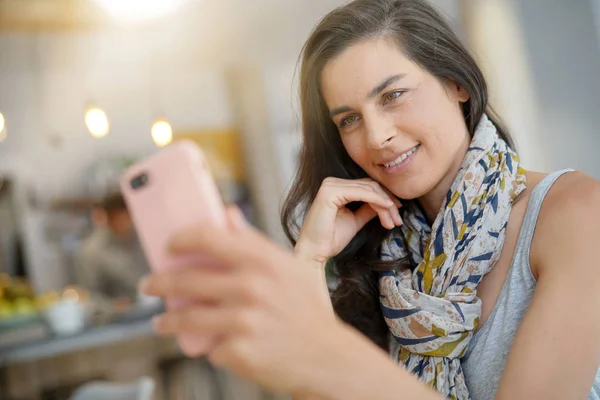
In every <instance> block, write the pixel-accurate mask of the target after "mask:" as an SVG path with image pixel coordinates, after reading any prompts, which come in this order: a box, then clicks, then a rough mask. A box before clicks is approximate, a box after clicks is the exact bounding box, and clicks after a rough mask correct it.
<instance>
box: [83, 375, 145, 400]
mask: <svg viewBox="0 0 600 400" xmlns="http://www.w3.org/2000/svg"><path fill="white" fill-rule="evenodd" d="M153 394H154V381H153V380H152V378H149V377H142V378H140V379H139V380H137V381H136V382H133V383H115V382H102V381H94V382H88V383H86V384H84V385H82V386H81V387H79V388H78V389H77V390H76V391H75V393H74V394H73V396H72V397H71V400H108V399H110V400H152V396H153Z"/></svg>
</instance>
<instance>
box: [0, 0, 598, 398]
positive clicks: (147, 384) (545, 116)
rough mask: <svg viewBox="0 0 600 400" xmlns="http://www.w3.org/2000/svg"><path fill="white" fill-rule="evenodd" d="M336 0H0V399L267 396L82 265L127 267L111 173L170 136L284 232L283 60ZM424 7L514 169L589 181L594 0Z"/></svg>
mask: <svg viewBox="0 0 600 400" xmlns="http://www.w3.org/2000/svg"><path fill="white" fill-rule="evenodd" d="M343 3H344V2H343V1H340V0H252V1H243V0H219V1H217V0H0V399H12V400H16V399H68V398H72V396H73V395H74V394H75V396H78V395H81V396H83V397H77V398H81V399H84V400H85V399H86V398H90V399H91V398H94V397H85V396H87V395H89V393H88V392H89V391H91V393H92V396H93V395H94V391H96V392H97V391H98V390H99V391H100V392H97V393H100V397H98V398H123V399H125V398H127V399H128V398H131V399H138V398H139V399H146V398H147V399H150V398H154V399H157V400H158V399H266V398H270V397H272V396H271V395H270V394H268V393H265V392H263V391H262V390H260V389H259V388H257V387H255V386H254V385H252V384H249V383H247V382H243V381H240V380H239V379H237V378H235V377H233V376H230V375H228V374H227V373H224V372H223V371H218V370H215V369H213V368H212V367H210V366H209V365H208V364H207V363H206V362H205V361H204V360H195V361H192V360H185V359H184V358H183V357H182V356H181V354H180V353H179V351H178V349H177V347H176V345H175V344H174V343H172V341H170V340H163V339H158V338H156V337H154V336H153V335H152V332H151V329H150V323H149V318H150V316H152V315H154V314H155V313H157V312H160V308H161V305H160V304H159V302H156V301H153V299H144V298H142V297H140V296H139V295H136V294H135V293H133V294H131V293H130V295H129V297H127V296H124V295H123V294H122V293H127V290H126V289H123V290H122V291H121V292H122V293H121V294H115V293H116V292H115V293H112V292H111V290H112V289H111V287H110V285H111V283H110V282H109V280H108V279H107V280H106V282H104V283H105V285H104V286H103V287H99V285H89V276H90V274H88V276H87V277H85V276H84V277H82V276H81V275H82V274H81V271H82V270H88V272H89V270H91V268H92V267H91V266H88V264H86V263H90V262H89V260H90V259H95V258H94V254H102V253H103V251H104V253H110V254H121V255H122V257H121V256H119V257H120V258H119V257H116V258H115V259H110V260H105V263H106V265H103V266H94V268H109V269H110V265H113V266H114V265H122V264H119V263H134V264H135V267H132V269H136V270H137V271H138V272H139V274H143V271H144V268H146V267H145V266H142V264H143V261H134V260H139V258H135V254H136V251H137V250H139V249H137V247H136V242H135V240H134V239H135V235H130V232H129V231H128V229H129V228H128V227H127V223H126V219H127V215H126V210H124V208H123V207H122V206H120V205H119V204H120V203H119V198H118V195H116V194H115V190H116V189H117V187H116V184H117V180H118V178H119V176H120V174H121V173H122V171H123V170H124V169H125V168H126V167H127V166H129V165H131V163H133V162H135V161H136V160H138V159H140V158H142V157H144V156H146V155H149V154H152V153H153V152H155V151H157V150H158V149H159V148H160V147H162V146H165V145H167V144H169V143H171V142H172V141H176V140H179V139H182V138H186V139H191V140H194V141H196V142H197V143H199V144H200V145H201V146H202V147H203V148H204V149H205V150H206V151H207V152H208V154H209V158H210V160H209V161H210V164H211V167H212V169H213V171H214V173H215V176H216V178H217V181H218V184H219V187H220V189H221V192H222V194H223V196H224V197H225V199H226V200H227V201H228V202H235V203H238V204H239V205H240V206H241V207H242V209H243V210H244V212H245V213H246V214H247V216H248V218H249V219H250V220H251V221H252V222H253V223H254V224H255V225H256V226H258V227H259V228H260V229H262V230H263V231H264V232H266V233H267V234H268V235H269V236H270V237H272V238H273V239H274V240H276V241H277V242H279V243H281V244H283V245H286V241H285V239H284V237H283V234H282V230H281V228H280V226H279V214H278V210H279V206H280V203H281V200H282V197H283V195H284V193H285V191H286V188H287V187H288V185H289V183H290V181H291V179H292V177H293V173H294V169H295V166H296V156H297V151H298V146H299V144H300V140H301V137H300V136H301V135H300V131H299V123H298V121H299V118H298V109H297V103H298V102H297V93H296V83H297V77H296V72H297V71H296V67H297V61H298V55H299V52H300V50H301V47H302V45H303V43H304V40H305V39H306V38H307V36H308V34H309V33H310V30H311V28H312V27H313V26H314V25H315V24H316V23H317V21H318V20H319V19H320V17H322V16H323V15H325V14H326V13H327V12H328V11H330V10H331V9H333V8H334V7H336V6H338V5H340V4H343ZM433 3H434V4H435V5H436V6H438V7H439V9H440V10H441V11H442V12H443V13H444V14H445V15H447V17H448V19H449V20H450V21H451V23H452V24H453V26H454V27H455V28H456V30H457V31H458V32H459V34H460V36H461V37H462V38H463V40H464V41H465V42H466V43H467V44H468V45H469V46H470V47H471V49H472V50H473V53H474V54H475V56H476V58H477V59H478V61H479V62H480V64H481V65H482V67H483V68H484V70H485V72H486V75H487V78H488V80H489V84H490V87H491V98H492V104H493V105H494V106H495V108H496V109H497V110H498V111H499V113H500V115H501V116H503V118H504V119H505V121H506V122H507V125H508V126H509V128H510V129H511V132H512V134H513V136H514V138H515V140H516V142H517V145H518V150H519V152H520V154H521V158H522V160H523V164H524V166H525V167H526V168H528V169H533V170H539V171H544V172H548V171H552V170H556V169H559V168H566V167H571V168H575V169H579V170H583V171H585V172H587V173H588V174H590V175H592V176H594V177H596V178H600V157H598V156H597V155H596V151H597V149H600V131H599V130H598V127H599V126H600V112H599V111H600V107H599V106H600V101H599V100H598V94H599V93H600V78H599V74H600V0H436V1H433ZM119 221H120V222H119ZM123 221H125V222H123ZM123 224H125V225H123ZM119 227H120V228H119ZM123 227H124V228H123ZM123 229H124V230H123ZM123 232H124V233H123ZM123 238H124V239H123ZM121 239H123V240H121ZM103 246H104V247H103ZM107 249H111V250H110V251H107ZM112 250H114V252H113V251H112ZM94 252H95V253H94ZM99 258H102V257H99ZM111 263H113V264H111ZM138 264H139V265H138ZM94 271H96V272H95V273H98V271H97V270H94ZM92 275H93V274H92ZM93 276H95V275H93ZM86 279H87V281H86ZM129 289H131V288H129ZM130 292H131V290H130ZM86 382H87V383H89V382H96V383H94V384H92V385H91V386H90V385H88V386H85V385H84V384H85V383H86ZM82 385H84V386H83V388H84V389H85V390H88V392H86V391H85V390H83V389H81V388H82ZM78 388H79V390H80V391H79V392H77V391H76V390H77V389H78ZM82 390H83V391H82ZM111 391H112V392H111ZM82 393H83V394H82ZM86 393H88V394H87V395H86ZM117 393H120V394H123V395H124V396H129V397H116V396H117Z"/></svg>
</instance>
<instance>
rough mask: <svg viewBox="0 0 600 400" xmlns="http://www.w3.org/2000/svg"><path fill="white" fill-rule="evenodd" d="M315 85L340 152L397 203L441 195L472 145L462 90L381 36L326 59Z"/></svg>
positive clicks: (465, 94)
mask: <svg viewBox="0 0 600 400" xmlns="http://www.w3.org/2000/svg"><path fill="white" fill-rule="evenodd" d="M321 82H322V92H323V97H324V99H325V102H326V103H327V106H328V108H329V111H330V116H331V119H332V120H333V122H334V123H335V124H336V126H338V130H339V134H340V136H341V139H342V142H343V144H344V147H345V148H346V151H347V152H348V154H349V155H350V157H351V158H352V159H353V160H354V162H356V163H357V164H358V165H359V166H360V167H361V168H362V169H363V170H364V171H365V172H366V173H367V174H368V175H369V176H370V177H371V178H373V179H374V180H376V181H378V182H379V183H380V184H382V185H383V186H385V187H387V188H388V190H390V191H391V192H392V193H393V194H395V195H396V196H398V197H399V198H401V199H415V198H420V197H422V196H425V195H427V194H429V193H430V192H434V191H439V192H440V195H441V196H445V194H446V192H447V190H448V189H449V187H450V185H451V184H452V181H453V179H454V177H455V175H456V173H457V171H458V169H459V168H460V165H461V163H462V160H463V158H464V155H465V153H466V151H467V149H468V146H469V143H470V137H469V134H468V131H467V128H466V125H465V121H464V117H463V115H462V112H461V106H460V103H461V102H465V101H467V100H468V99H469V95H468V94H467V93H466V92H465V90H464V89H463V88H461V87H458V86H457V85H456V84H454V83H453V82H451V81H448V82H445V83H442V82H440V81H439V80H438V79H437V78H435V77H434V76H433V75H431V74H430V73H428V72H427V71H425V70H424V69H422V68H421V67H419V66H418V65H417V64H415V63H414V62H412V61H411V60H409V59H408V58H407V57H406V56H404V54H402V52H401V51H399V50H398V48H397V47H396V46H394V45H393V44H391V43H389V42H388V41H385V40H381V39H380V40H371V41H364V42H361V43H358V44H355V45H353V46H351V47H349V48H348V49H347V50H346V51H344V52H343V53H342V54H340V55H339V56H337V57H336V58H334V59H332V60H331V61H329V62H328V63H327V65H326V66H325V68H324V70H323V72H322V76H321Z"/></svg>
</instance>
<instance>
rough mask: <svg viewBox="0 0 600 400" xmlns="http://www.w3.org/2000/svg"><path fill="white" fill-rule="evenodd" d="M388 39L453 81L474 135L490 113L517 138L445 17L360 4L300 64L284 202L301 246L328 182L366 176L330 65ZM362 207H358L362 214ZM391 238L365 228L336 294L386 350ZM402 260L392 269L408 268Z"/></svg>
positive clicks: (375, 0)
mask: <svg viewBox="0 0 600 400" xmlns="http://www.w3.org/2000/svg"><path fill="white" fill-rule="evenodd" d="M379 38H383V39H385V40H389V41H391V42H392V43H394V44H395V45H396V46H397V47H398V49H399V50H400V51H402V53H403V54H404V55H405V56H407V57H408V58H409V59H410V60H412V61H413V62H415V63H417V64H418V65H419V66H421V67H422V68H424V69H425V70H427V71H428V72H429V73H430V74H432V75H433V76H435V77H436V78H437V79H439V80H440V81H445V80H448V79H449V80H451V81H453V82H455V83H456V84H458V85H460V86H461V87H463V88H464V89H465V90H466V91H467V92H468V93H469V95H470V96H469V100H468V101H467V102H465V103H463V107H462V112H463V115H464V118H465V122H466V126H467V128H468V131H469V133H470V134H471V136H472V135H473V134H474V132H475V128H476V126H477V123H478V122H479V120H480V118H481V117H482V114H483V113H484V112H486V113H487V114H488V116H489V117H490V119H491V121H492V122H493V123H494V124H495V125H496V127H497V128H498V132H499V134H500V136H501V137H502V138H503V139H504V140H506V141H507V143H508V144H509V145H510V146H511V147H512V140H511V139H510V137H509V136H508V134H507V132H506V129H505V128H504V127H503V126H502V125H501V124H500V123H499V120H498V118H497V117H496V116H495V113H494V112H493V110H491V108H490V107H489V106H488V89H487V85H486V82H485V79H484V77H483V73H482V72H481V70H480V68H479V67H478V66H477V64H476V63H475V61H474V60H473V58H472V57H471V55H470V54H469V52H468V51H467V49H466V48H465V47H464V46H463V44H462V43H461V42H460V40H459V38H458V37H457V35H456V34H455V33H454V32H453V31H452V29H451V28H450V26H449V25H448V23H447V22H446V21H445V20H444V18H443V17H442V16H441V15H440V14H439V13H438V12H437V11H436V10H435V9H434V8H433V7H432V6H431V5H430V4H429V3H428V2H427V1H424V0H356V1H353V2H351V3H349V4H347V5H344V6H342V7H339V8H337V9H335V10H334V11H332V12H331V13H329V14H328V15H327V16H325V17H324V18H323V19H322V20H321V21H320V22H319V23H318V24H317V26H316V27H315V28H314V30H313V31H312V33H311V35H310V37H309V38H308V40H307V42H306V44H305V45H304V48H303V51H302V55H301V64H300V104H301V112H302V119H301V120H302V132H303V143H302V147H301V151H300V155H299V167H298V171H297V173H296V176H295V180H294V183H293V185H292V188H291V190H290V192H289V194H288V196H287V198H286V200H285V202H284V204H283V209H282V214H281V220H282V224H283V226H284V230H285V232H286V235H287V236H288V238H289V239H290V241H291V242H292V243H293V244H295V241H296V237H297V235H298V232H299V226H298V221H301V220H303V218H304V216H305V214H306V212H307V210H308V208H309V207H310V205H311V204H312V202H313V201H314V199H315V196H316V195H317V192H318V190H319V188H320V186H321V184H322V182H323V180H324V179H325V178H327V177H337V178H343V179H358V178H364V177H366V176H367V175H366V173H365V172H364V171H363V170H362V169H361V168H360V167H359V166H358V165H357V164H356V163H354V161H353V160H352V159H351V158H350V156H349V155H348V153H347V152H346V150H345V148H344V146H343V144H342V141H341V138H340V135H339V132H338V129H337V127H336V126H335V124H334V123H333V121H331V119H330V117H329V110H328V108H327V105H326V104H325V101H324V100H323V96H322V93H321V82H320V79H321V72H322V71H323V68H324V67H325V65H326V64H327V63H328V62H329V61H330V60H331V59H333V58H335V57H336V56H337V55H339V54H340V53H342V52H343V51H344V50H346V49H347V48H348V47H350V46H352V45H353V44H356V43H358V42H361V41H364V40H370V39H379ZM359 206H360V204H350V205H349V206H348V207H350V208H351V209H356V208H358V207H359ZM386 234H387V230H386V229H385V228H383V227H382V226H381V225H380V224H379V221H378V220H377V218H375V219H374V220H373V221H371V222H370V223H368V224H367V225H365V227H364V228H363V229H362V230H361V231H360V232H359V233H358V234H357V235H356V236H355V237H354V239H353V240H352V241H351V242H350V244H349V245H348V246H347V247H346V248H345V249H344V250H343V251H342V252H341V253H340V254H338V255H337V256H336V257H334V259H333V265H334V267H335V268H334V269H335V273H336V275H337V276H338V277H339V278H340V284H339V286H338V287H337V289H336V290H335V292H334V294H333V298H332V300H333V304H334V308H335V310H336V313H337V314H338V316H339V317H340V318H342V319H343V320H344V321H346V322H348V323H350V324H351V325H353V326H354V327H356V328H357V329H359V330H360V331H361V332H362V333H363V334H365V335H366V336H367V337H369V338H370V339H372V340H373V341H374V342H375V343H377V344H378V345H379V346H381V347H382V348H387V347H388V329H387V326H386V324H385V321H384V319H383V316H382V314H381V310H380V306H379V291H378V287H377V271H378V270H380V269H381V268H382V263H381V262H380V261H379V251H380V247H381V243H382V241H383V239H384V237H385V235H386ZM405 265H407V263H406V260H397V261H396V262H395V265H392V266H390V265H389V264H388V265H387V268H390V267H393V268H400V267H402V266H405Z"/></svg>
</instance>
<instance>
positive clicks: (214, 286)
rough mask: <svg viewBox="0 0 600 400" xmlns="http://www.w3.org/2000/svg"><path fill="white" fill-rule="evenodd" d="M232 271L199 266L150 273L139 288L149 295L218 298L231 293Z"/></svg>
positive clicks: (233, 283) (234, 284)
mask: <svg viewBox="0 0 600 400" xmlns="http://www.w3.org/2000/svg"><path fill="white" fill-rule="evenodd" d="M231 274H232V272H231V271H229V272H228V273H224V272H219V271H216V270H214V269H211V270H209V269H204V268H202V267H201V266H196V267H190V268H186V269H181V270H176V271H169V272H163V273H156V274H152V275H150V276H148V277H146V278H144V280H143V281H142V282H141V284H140V290H141V291H142V292H144V293H145V294H147V295H149V296H157V297H163V298H167V297H170V298H192V299H193V298H198V297H200V298H202V299H203V300H218V299H219V298H220V297H222V296H223V295H229V294H233V293H234V292H235V286H237V283H236V280H235V278H234V277H232V276H231Z"/></svg>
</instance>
